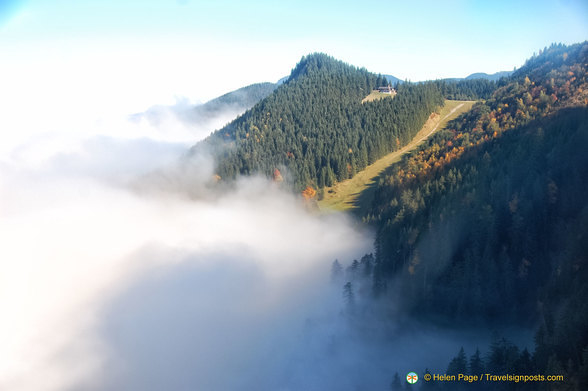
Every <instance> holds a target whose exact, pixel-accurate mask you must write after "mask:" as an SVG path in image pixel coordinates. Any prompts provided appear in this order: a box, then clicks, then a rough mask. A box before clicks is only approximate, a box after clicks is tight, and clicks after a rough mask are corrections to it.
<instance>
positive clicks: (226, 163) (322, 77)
mask: <svg viewBox="0 0 588 391" xmlns="http://www.w3.org/2000/svg"><path fill="white" fill-rule="evenodd" d="M382 85H387V81H386V79H385V77H383V76H379V75H375V74H373V73H370V72H368V71H366V70H365V69H358V68H356V67H353V66H350V65H348V64H346V63H343V62H341V61H337V60H335V59H333V58H332V57H329V56H327V55H325V54H311V55H308V56H306V57H303V58H302V60H301V61H300V63H299V64H298V65H297V66H296V67H295V68H294V69H293V70H292V73H291V75H290V77H289V78H288V80H287V81H286V82H285V83H283V84H282V85H280V86H279V87H278V88H277V89H276V90H275V91H274V92H273V93H272V94H270V95H269V96H268V97H266V98H265V99H263V100H262V101H261V102H259V103H258V104H257V105H255V106H254V107H253V108H252V109H251V110H249V111H248V112H246V113H245V114H244V115H243V116H241V117H239V118H237V119H236V120H234V121H233V122H231V123H230V124H229V125H227V126H226V127H224V128H223V129H220V130H218V131H217V132H215V133H214V134H212V135H211V136H210V137H209V138H208V139H207V140H205V141H204V142H203V143H202V144H200V145H197V146H196V147H195V148H196V149H198V148H201V147H207V148H210V149H212V151H213V154H214V155H215V157H216V161H217V174H218V175H219V176H220V177H221V178H224V179H230V178H234V177H236V176H238V175H249V174H254V173H261V174H263V175H266V176H272V175H273V173H274V172H275V169H276V168H277V169H279V170H280V171H282V172H284V173H285V174H286V173H287V174H286V175H285V176H286V178H290V182H291V183H292V184H293V186H294V189H296V190H297V191H301V190H302V189H304V188H306V187H308V186H310V187H312V188H319V189H320V188H322V187H324V186H328V185H331V184H333V183H334V182H335V181H340V180H343V179H346V178H349V177H352V176H353V175H354V174H355V172H357V171H358V170H361V169H362V168H364V167H365V166H367V165H368V164H370V163H372V162H373V161H375V160H376V159H378V158H379V157H381V156H383V155H384V154H386V153H388V152H391V151H393V150H396V149H398V148H400V147H401V146H402V145H404V144H406V143H407V142H409V141H410V140H411V139H412V137H413V136H414V134H416V132H418V130H419V129H420V128H421V126H422V124H423V123H424V122H425V121H426V119H427V118H428V117H429V115H430V114H431V112H433V111H434V110H436V109H437V108H438V107H439V106H441V105H442V104H443V96H442V94H441V91H440V90H439V88H438V86H436V85H434V84H432V83H422V84H418V85H414V84H410V83H404V84H402V85H400V86H398V87H397V88H398V94H397V95H396V97H395V98H394V99H384V100H381V101H376V102H368V103H365V104H362V103H361V100H362V99H363V98H364V97H365V96H366V95H368V94H369V93H370V92H371V91H372V90H373V89H374V88H376V87H378V86H382Z"/></svg>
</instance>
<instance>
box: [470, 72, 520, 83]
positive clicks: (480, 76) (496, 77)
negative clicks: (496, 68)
mask: <svg viewBox="0 0 588 391" xmlns="http://www.w3.org/2000/svg"><path fill="white" fill-rule="evenodd" d="M512 72H513V71H501V72H496V73H493V74H491V75H489V74H487V73H483V72H478V73H472V74H471V75H469V76H468V77H466V80H469V79H486V80H491V81H498V80H500V79H501V78H503V77H508V76H510V75H511V74H512Z"/></svg>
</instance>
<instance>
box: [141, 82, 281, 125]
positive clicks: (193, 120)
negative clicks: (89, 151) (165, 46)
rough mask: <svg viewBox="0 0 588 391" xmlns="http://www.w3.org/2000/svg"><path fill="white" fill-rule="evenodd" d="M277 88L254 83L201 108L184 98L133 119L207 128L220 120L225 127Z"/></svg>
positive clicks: (209, 102) (211, 101) (271, 85)
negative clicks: (196, 125)
mask: <svg viewBox="0 0 588 391" xmlns="http://www.w3.org/2000/svg"><path fill="white" fill-rule="evenodd" d="M277 86H278V83H256V84H251V85H249V86H246V87H242V88H239V89H237V90H235V91H231V92H228V93H226V94H224V95H222V96H219V97H218V98H215V99H212V100H210V101H208V102H206V103H204V104H200V105H194V104H192V103H190V102H189V100H188V99H181V100H178V101H177V102H176V104H175V105H169V106H168V105H156V106H152V107H150V108H148V109H147V110H146V111H144V112H142V113H137V114H133V115H132V116H131V120H135V121H139V120H141V119H143V118H145V119H147V121H149V122H150V123H151V124H153V125H155V126H157V125H159V124H160V123H161V122H162V121H164V120H165V119H166V118H169V117H170V116H172V117H175V118H176V119H177V120H179V121H180V122H182V123H184V124H186V125H193V124H198V125H200V126H206V125H207V124H213V125H214V124H215V122H218V120H219V119H220V120H221V121H222V122H221V123H219V124H218V125H216V126H222V125H224V124H225V123H226V122H228V121H230V120H232V119H234V118H235V117H237V116H239V115H240V114H243V113H244V112H245V111H247V110H248V109H250V108H251V107H253V106H254V105H255V104H256V103H257V102H259V101H260V100H262V99H263V98H265V97H266V96H268V95H269V94H271V93H272V92H273V91H274V90H275V89H276V88H277Z"/></svg>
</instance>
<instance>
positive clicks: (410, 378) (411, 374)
mask: <svg viewBox="0 0 588 391" xmlns="http://www.w3.org/2000/svg"><path fill="white" fill-rule="evenodd" d="M418 380H419V375H417V374H416V373H414V372H408V374H407V375H406V381H407V382H408V383H409V384H414V383H416V382H417V381H418Z"/></svg>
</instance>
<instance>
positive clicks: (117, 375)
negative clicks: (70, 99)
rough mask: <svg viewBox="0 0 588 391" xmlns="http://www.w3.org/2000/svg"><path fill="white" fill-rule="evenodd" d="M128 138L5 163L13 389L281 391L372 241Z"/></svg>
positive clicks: (69, 143)
mask: <svg viewBox="0 0 588 391" xmlns="http://www.w3.org/2000/svg"><path fill="white" fill-rule="evenodd" d="M82 126H83V124H80V127H82ZM89 126H93V125H89ZM126 126H128V128H125V127H119V128H118V129H117V130H120V133H118V134H116V132H114V131H113V130H112V129H110V131H109V132H105V133H106V134H101V133H99V132H97V133H96V132H89V131H87V130H86V131H85V132H82V133H81V134H78V133H75V132H74V133H68V132H49V133H48V132H45V131H44V130H43V129H41V130H40V131H39V132H37V133H35V132H30V133H28V134H26V136H25V137H22V138H21V139H20V140H16V142H14V143H13V144H12V146H11V148H5V149H4V151H3V153H2V155H1V156H0V186H1V187H0V189H1V192H0V235H2V238H3V244H2V246H1V247H0V287H1V288H0V289H1V290H0V306H1V308H2V309H3V318H4V319H9V320H10V321H9V322H2V324H1V325H0V346H2V349H1V353H0V388H1V389H11V390H63V389H97V390H98V389H141V390H150V389H151V390H162V389H166V390H173V389H185V388H196V389H224V388H225V387H236V388H240V384H248V385H252V384H255V383H256V382H258V381H259V380H258V377H260V376H266V375H267V374H268V373H271V374H273V375H272V379H273V380H270V379H267V380H266V382H265V383H263V384H265V385H266V386H267V387H269V388H273V385H275V384H276V382H281V380H280V379H284V378H285V377H287V376H286V375H285V374H284V373H285V372H284V371H286V369H285V368H286V367H287V365H286V364H285V363H286V362H288V361H289V360H290V358H289V357H290V356H289V355H288V353H289V352H290V351H291V349H294V348H295V346H297V342H296V338H298V337H299V336H300V333H301V331H302V330H304V324H305V322H306V319H308V318H313V317H319V318H320V317H324V316H326V315H325V313H326V311H335V313H336V311H337V310H338V309H339V308H340V303H341V298H340V292H339V291H338V290H337V289H332V288H331V287H330V286H329V284H328V280H329V269H330V263H331V262H332V260H333V259H335V258H344V257H357V256H360V255H361V254H363V253H364V252H366V251H369V250H370V247H371V237H370V236H369V235H368V234H367V233H365V232H358V231H357V230H356V229H355V228H353V227H352V224H351V222H350V221H348V220H347V219H346V218H344V217H342V216H329V217H317V216H316V215H314V214H312V213H310V212H308V210H307V209H306V208H305V206H304V204H303V203H302V202H301V201H300V200H299V199H298V198H297V197H295V196H293V195H291V194H290V193H289V192H288V191H286V190H284V189H280V188H279V187H278V186H276V185H275V184H273V183H271V182H268V181H267V180H265V179H261V178H249V179H246V180H242V181H240V182H239V183H237V184H236V185H235V186H234V187H233V188H232V189H231V190H230V191H225V192H222V193H220V192H218V191H216V190H214V189H211V186H212V185H211V183H210V178H211V177H212V162H210V160H209V159H208V157H206V156H199V157H196V158H195V159H194V160H191V161H190V162H189V163H185V162H184V163H178V162H179V161H182V160H181V157H182V156H184V154H185V152H186V150H187V147H188V146H187V145H186V144H187V143H186V144H185V143H182V142H177V138H175V137H166V134H165V133H164V134H162V135H158V137H137V136H136V133H137V129H136V126H137V124H136V123H134V124H133V123H129V124H127V125H126ZM94 129H95V128H94ZM99 129H102V128H100V127H99ZM165 130H166V129H164V131H165ZM150 131H152V132H157V131H158V129H155V130H154V129H150ZM13 141H14V140H13ZM190 144H191V143H190ZM212 187H213V186H212ZM194 194H198V195H199V196H198V197H194ZM230 373H234V374H236V375H238V376H236V377H231V376H229V374H230ZM33 374H34V375H33ZM231 379H232V380H231ZM268 381H269V383H268ZM269 388H268V389H269Z"/></svg>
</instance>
